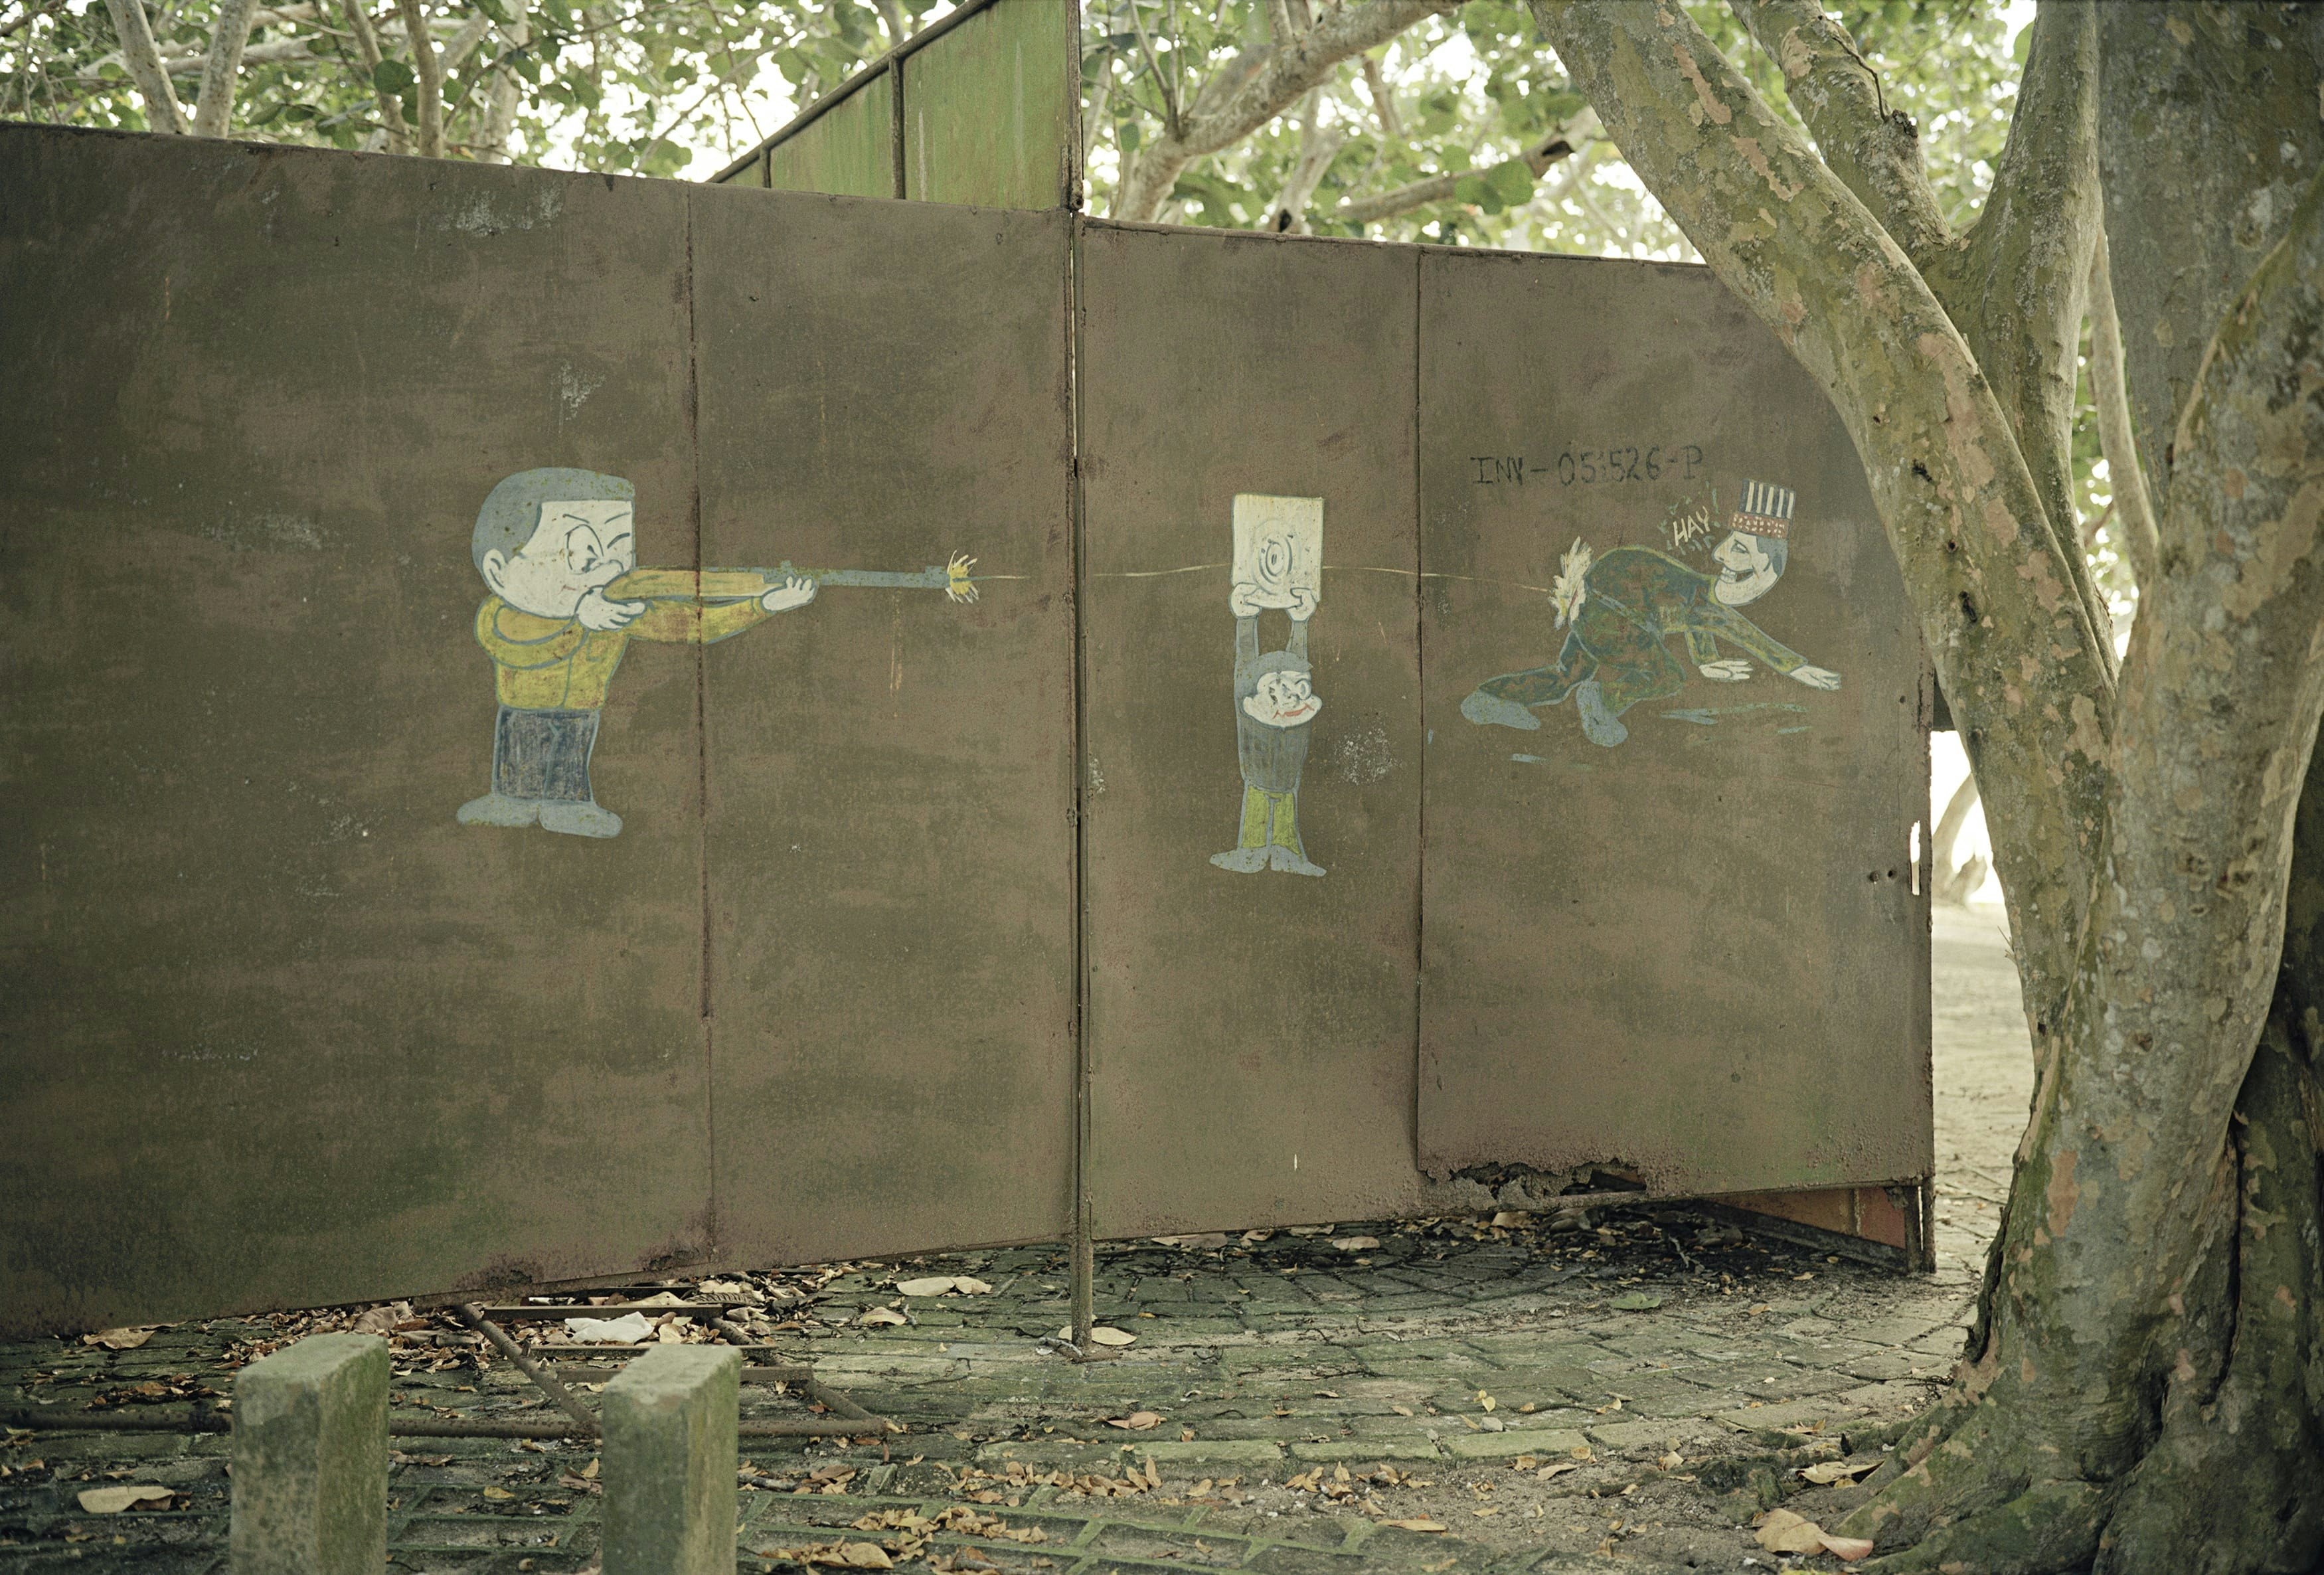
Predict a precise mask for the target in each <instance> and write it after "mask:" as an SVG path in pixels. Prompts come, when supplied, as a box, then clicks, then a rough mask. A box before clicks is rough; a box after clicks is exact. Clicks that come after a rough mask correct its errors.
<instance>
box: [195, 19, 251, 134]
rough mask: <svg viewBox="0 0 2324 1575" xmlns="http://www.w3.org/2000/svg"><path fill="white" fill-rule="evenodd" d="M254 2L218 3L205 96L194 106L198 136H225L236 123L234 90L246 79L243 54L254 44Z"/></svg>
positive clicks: (204, 75)
mask: <svg viewBox="0 0 2324 1575" xmlns="http://www.w3.org/2000/svg"><path fill="white" fill-rule="evenodd" d="M250 13H251V0H218V8H217V25H216V26H215V27H214V28H212V29H211V31H210V52H209V59H208V60H206V61H204V62H203V65H202V96H201V98H200V100H199V102H198V103H197V104H196V105H195V106H194V134H195V135H196V136H198V137H222V136H224V135H226V128H227V127H228V126H229V125H230V124H233V121H234V90H235V88H236V87H237V86H239V85H240V82H241V78H242V51H243V50H244V47H245V46H246V45H247V44H248V43H249V42H250Z"/></svg>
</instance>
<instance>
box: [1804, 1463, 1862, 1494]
mask: <svg viewBox="0 0 2324 1575" xmlns="http://www.w3.org/2000/svg"><path fill="white" fill-rule="evenodd" d="M1878 1469H1880V1462H1879V1461H1877V1460H1818V1461H1817V1462H1816V1463H1815V1464H1814V1465H1812V1466H1802V1467H1801V1468H1800V1475H1801V1476H1803V1477H1804V1478H1807V1479H1808V1480H1809V1481H1811V1482H1812V1483H1814V1484H1815V1485H1816V1486H1817V1487H1819V1488H1823V1487H1829V1486H1830V1485H1831V1484H1832V1483H1834V1482H1853V1481H1855V1480H1856V1479H1857V1478H1858V1477H1864V1476H1869V1475H1870V1474H1871V1473H1872V1472H1874V1471H1877V1470H1878Z"/></svg>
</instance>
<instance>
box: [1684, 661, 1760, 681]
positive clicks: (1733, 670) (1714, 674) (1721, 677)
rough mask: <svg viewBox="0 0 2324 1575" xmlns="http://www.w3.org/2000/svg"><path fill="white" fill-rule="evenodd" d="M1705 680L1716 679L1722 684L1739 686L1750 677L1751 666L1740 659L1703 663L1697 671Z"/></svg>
mask: <svg viewBox="0 0 2324 1575" xmlns="http://www.w3.org/2000/svg"><path fill="white" fill-rule="evenodd" d="M1697 670H1698V671H1699V672H1701V674H1702V676H1703V677H1706V678H1716V679H1717V680H1718V681H1719V682H1720V683H1722V684H1739V683H1741V682H1742V681H1743V680H1744V679H1746V678H1748V677H1750V676H1751V664H1750V663H1749V662H1747V661H1745V660H1744V659H1742V658H1741V657H1725V658H1722V659H1720V660H1718V661H1715V662H1705V663H1703V664H1702V666H1701V668H1698V669H1697Z"/></svg>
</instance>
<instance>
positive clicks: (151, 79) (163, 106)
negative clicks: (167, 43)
mask: <svg viewBox="0 0 2324 1575" xmlns="http://www.w3.org/2000/svg"><path fill="white" fill-rule="evenodd" d="M105 5H106V10H107V11H108V12H110V13H111V14H112V16H113V33H114V36H115V38H117V39H119V40H120V41H121V58H122V60H123V61H124V63H125V64H126V65H127V66H128V68H129V78H130V80H132V81H133V82H135V83H136V84H137V92H138V95H139V97H143V99H144V100H145V124H148V125H150V126H152V128H153V129H154V130H155V131H157V132H168V133H170V134H172V135H178V136H182V135H183V134H185V130H186V117H185V113H184V112H183V111H182V110H181V109H180V108H179V106H178V95H177V92H176V90H175V89H174V88H171V86H170V73H169V72H167V71H165V70H163V69H161V51H160V50H158V49H156V48H154V47H153V29H152V26H151V25H150V24H149V23H147V22H146V20H145V5H144V0H105Z"/></svg>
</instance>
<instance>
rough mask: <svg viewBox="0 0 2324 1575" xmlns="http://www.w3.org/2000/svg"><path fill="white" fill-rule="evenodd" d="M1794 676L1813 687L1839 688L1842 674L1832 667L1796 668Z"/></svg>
mask: <svg viewBox="0 0 2324 1575" xmlns="http://www.w3.org/2000/svg"><path fill="white" fill-rule="evenodd" d="M1792 677H1794V678H1797V679H1798V680H1799V681H1800V682H1801V683H1803V684H1805V685H1806V686H1808V687H1809V688H1811V689H1837V688H1839V687H1840V675H1839V674H1838V673H1835V672H1833V671H1832V670H1831V668H1793V669H1792Z"/></svg>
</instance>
